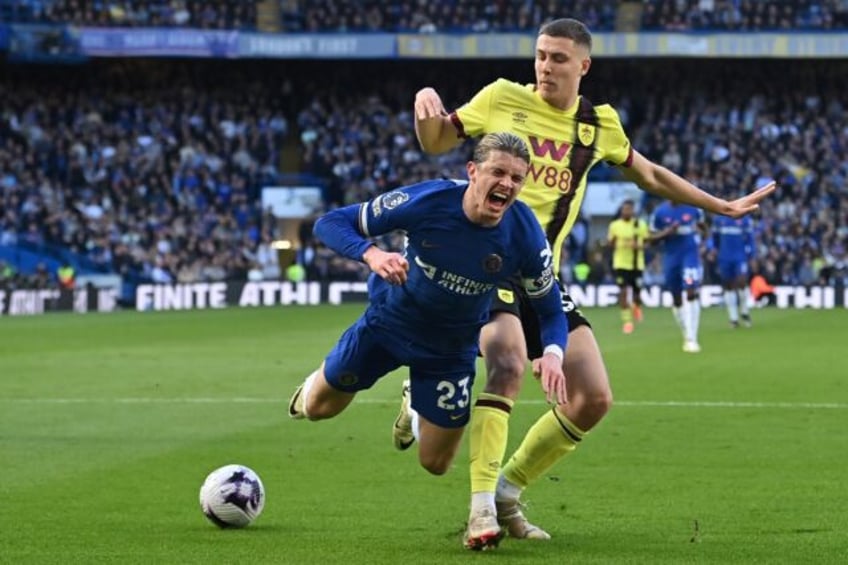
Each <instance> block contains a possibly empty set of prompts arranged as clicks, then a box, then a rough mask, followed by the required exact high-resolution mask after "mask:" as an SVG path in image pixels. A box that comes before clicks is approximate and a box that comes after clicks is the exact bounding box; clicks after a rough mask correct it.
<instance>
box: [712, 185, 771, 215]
mask: <svg viewBox="0 0 848 565" xmlns="http://www.w3.org/2000/svg"><path fill="white" fill-rule="evenodd" d="M775 190H777V183H776V182H775V181H771V182H770V183H768V184H766V185H764V186H761V187H760V188H758V189H757V190H755V191H754V192H752V193H751V194H748V195H747V196H743V197H742V198H737V199H736V200H731V201H730V202H728V203H727V206H726V207H725V211H724V212H722V214H724V215H725V216H730V217H731V218H741V217H742V216H744V215H746V214H750V213H751V212H756V211H757V210H758V209H759V208H760V201H761V200H762V199H763V198H765V197H766V196H768V195H769V194H771V193H772V192H774V191H775Z"/></svg>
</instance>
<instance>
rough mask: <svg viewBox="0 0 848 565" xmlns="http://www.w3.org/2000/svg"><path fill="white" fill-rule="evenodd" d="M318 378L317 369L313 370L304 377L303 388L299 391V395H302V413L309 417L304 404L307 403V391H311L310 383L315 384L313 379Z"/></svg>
mask: <svg viewBox="0 0 848 565" xmlns="http://www.w3.org/2000/svg"><path fill="white" fill-rule="evenodd" d="M317 378H318V371H315V372H313V373H312V374H311V375H309V376H308V377H306V380H305V381H303V390H302V391H301V393H300V394H301V395H302V396H303V415H304V416H306V417H307V418H309V413H308V412H307V411H306V406H307V405H308V402H307V401H308V400H309V393H310V392H311V391H312V385H314V384H315V379H317Z"/></svg>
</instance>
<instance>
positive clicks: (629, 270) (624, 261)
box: [607, 200, 650, 334]
mask: <svg viewBox="0 0 848 565" xmlns="http://www.w3.org/2000/svg"><path fill="white" fill-rule="evenodd" d="M635 207H636V205H635V203H634V202H633V201H632V200H625V201H624V202H622V203H621V209H620V210H619V212H618V218H616V219H615V220H613V221H612V222H610V225H609V231H608V232H607V240H608V243H609V245H610V247H612V272H613V275H614V276H615V284H617V285H618V292H619V294H618V305H619V306H620V307H621V324H622V326H621V329H622V331H623V332H624V333H626V334H630V333H633V320H634V319H635V320H636V321H637V322H641V321H642V297H641V291H642V272H643V271H644V270H645V243H646V242H647V241H648V236H649V235H650V234H649V230H648V224H647V223H646V222H644V221H642V220H640V219H639V218H638V217H637V216H636V215H635ZM631 291H632V294H633V298H632V307H631V299H630V296H629V295H630V292H631Z"/></svg>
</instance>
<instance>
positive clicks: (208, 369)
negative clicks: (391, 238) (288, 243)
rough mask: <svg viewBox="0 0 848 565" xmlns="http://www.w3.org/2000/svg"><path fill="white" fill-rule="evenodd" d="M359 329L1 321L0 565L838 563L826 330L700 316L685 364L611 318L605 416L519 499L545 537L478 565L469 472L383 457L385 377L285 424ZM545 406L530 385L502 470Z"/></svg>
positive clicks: (658, 341) (229, 322)
mask: <svg viewBox="0 0 848 565" xmlns="http://www.w3.org/2000/svg"><path fill="white" fill-rule="evenodd" d="M360 311H361V307H360V306H355V305H354V306H343V307H312V308H299V307H289V308H283V309H255V310H254V309H244V310H225V311H195V312H175V313H154V314H139V313H119V314H112V315H87V316H77V315H51V316H43V317H35V318H20V319H3V320H0V462H2V469H3V477H4V478H3V480H2V481H0V497H1V498H2V505H0V548H2V549H0V562H2V563H109V562H114V563H153V562H156V563H210V562H212V563H336V562H344V563H347V564H351V563H386V564H396V563H415V564H417V563H460V562H462V563H465V562H468V561H469V560H476V559H486V560H492V561H493V562H499V563H552V562H554V561H565V562H572V563H646V564H648V563H650V564H655V563H729V562H738V563H801V562H809V563H813V562H814V563H843V562H844V559H845V555H846V554H848V534H846V530H848V512H846V511H845V508H844V505H845V500H846V499H848V486H846V484H845V480H844V478H845V476H846V469H848V450H846V445H847V444H846V440H845V423H846V421H848V386H847V385H846V375H848V364H846V361H845V358H844V355H842V354H841V353H840V350H841V349H842V346H843V343H844V336H845V331H844V324H845V319H846V318H845V312H844V311H811V310H807V311H788V310H785V311H778V310H767V311H755V312H754V318H755V323H756V326H755V327H754V328H753V329H751V330H744V329H740V330H735V331H733V330H730V329H728V327H727V322H726V318H725V314H724V312H723V310H720V309H718V308H713V309H710V310H707V311H705V312H704V316H703V320H702V332H701V333H702V340H701V343H702V345H703V347H704V352H703V353H701V354H700V355H691V354H685V353H682V352H681V350H680V346H681V340H680V337H679V332H678V331H677V329H676V327H675V326H674V323H673V321H672V317H671V314H670V313H669V312H668V311H659V310H647V311H646V321H645V322H644V323H643V324H641V325H639V326H638V328H637V331H636V333H635V334H633V335H631V336H624V335H622V334H621V333H620V329H619V322H618V312H617V310H616V309H608V310H596V311H591V312H589V313H588V314H589V316H590V318H591V319H592V320H593V323H594V325H595V329H596V334H597V336H598V339H599V341H600V343H601V346H602V349H603V350H604V352H605V357H606V361H607V365H608V368H609V372H610V375H611V378H612V380H613V385H614V390H615V393H616V399H617V400H618V401H619V405H618V406H616V407H615V408H614V409H613V411H612V412H611V413H610V415H609V416H608V418H607V419H606V420H605V421H604V422H603V423H602V425H601V426H600V427H599V428H598V429H597V430H595V431H593V432H592V433H591V434H590V436H589V437H588V438H587V440H586V441H585V442H584V445H583V446H582V447H581V448H580V450H578V452H577V453H576V454H575V455H574V456H572V457H570V458H569V459H568V460H567V461H566V462H564V463H561V464H559V465H558V466H557V467H555V468H554V470H553V471H552V472H551V474H550V475H548V476H547V477H545V478H543V479H542V480H541V481H540V482H539V483H538V484H536V485H534V486H533V487H531V489H530V490H528V492H527V494H526V498H527V500H528V501H529V503H530V507H529V511H528V514H529V516H530V517H531V518H532V519H533V520H534V521H537V522H538V523H539V524H541V525H543V526H544V527H545V528H546V529H548V530H549V531H550V532H551V533H552V534H553V536H554V539H553V540H552V541H550V542H548V543H531V542H520V541H516V540H509V539H507V540H505V541H504V542H503V543H502V544H501V547H500V548H498V550H496V551H495V552H491V553H489V554H485V555H477V554H471V553H470V552H468V551H466V550H464V549H462V548H461V545H460V535H461V531H462V528H463V526H464V522H465V518H466V515H467V496H468V494H467V485H468V477H467V470H466V462H467V453H466V451H464V450H463V452H461V454H460V456H459V457H458V459H457V462H456V464H455V466H454V468H453V469H452V470H451V472H450V473H449V474H448V475H446V476H444V477H431V476H429V475H427V474H426V473H425V472H424V471H423V470H422V469H421V468H420V467H419V466H418V463H417V459H416V457H415V453H414V450H412V452H411V453H399V452H396V451H394V450H393V449H392V447H391V443H390V435H389V434H390V429H391V423H392V421H393V419H394V417H395V413H396V409H397V399H398V396H399V394H398V393H399V387H400V375H399V374H398V375H392V376H390V377H387V378H386V379H384V381H383V382H382V383H380V384H379V385H378V386H377V387H375V388H374V389H373V390H371V391H367V392H365V393H363V394H362V395H361V396H360V398H359V399H358V400H359V401H362V402H355V403H354V404H353V405H352V406H351V407H350V408H349V410H348V411H347V412H345V413H344V414H342V415H341V416H340V417H339V418H337V419H336V420H332V421H328V422H321V423H309V422H294V421H291V420H289V419H288V417H287V416H286V413H285V401H287V399H288V397H289V395H290V393H291V392H292V390H293V389H294V387H295V386H296V384H298V383H299V382H300V381H301V380H302V379H303V377H304V376H305V375H306V374H308V373H309V372H310V371H312V370H313V369H314V367H315V366H316V364H317V363H318V362H319V361H320V359H321V358H322V357H323V355H324V354H325V353H326V352H327V351H328V350H329V348H330V347H331V346H332V344H333V343H334V342H335V340H336V338H337V337H338V335H339V334H340V332H341V331H342V330H343V329H344V328H345V327H346V326H347V324H349V323H350V322H351V321H353V319H354V318H355V317H356V316H357V315H358V313H359V312H360ZM476 390H479V386H478V388H477V389H476ZM541 398H542V396H541V394H540V392H539V389H538V386H537V385H536V384H535V383H534V382H532V381H528V382H527V384H526V386H525V391H524V394H523V396H522V400H523V402H521V401H520V402H519V403H518V404H517V406H516V408H515V410H514V412H513V417H512V420H511V433H510V450H509V451H510V452H511V451H512V449H514V447H516V446H517V444H518V442H519V441H520V439H521V437H522V435H523V432H524V431H525V430H526V429H527V427H528V426H529V425H531V423H532V422H533V421H534V420H535V418H536V417H537V416H538V415H539V414H540V413H541V412H542V411H543V410H544V409H545V407H544V405H543V404H541ZM51 399H52V400H51ZM670 401H679V402H680V403H681V404H680V405H669V404H666V403H668V402H670ZM652 402H658V403H661V404H660V405H651V404H650V403H652ZM704 402H715V403H717V404H706V405H702V404H699V403H704ZM725 403H726V404H725ZM738 403H743V404H738ZM744 403H756V404H753V405H745V404H744ZM804 403H810V404H812V405H810V406H804ZM227 463H241V464H245V465H248V466H250V467H252V468H253V469H255V470H256V471H257V472H258V473H259V474H260V476H261V477H262V479H263V481H264V483H265V486H266V489H267V503H266V506H265V511H264V514H263V515H262V516H260V518H259V519H258V520H257V522H256V523H255V524H253V525H252V526H250V527H249V528H247V529H245V530H239V531H221V530H218V529H217V528H215V527H214V526H213V525H212V524H211V523H209V522H207V521H206V518H204V517H203V515H202V514H201V512H200V510H199V507H198V502H197V493H198V489H199V487H200V484H201V482H202V481H203V479H204V477H205V476H206V474H207V473H208V472H209V471H211V470H212V469H214V468H216V467H218V466H221V465H224V464H227Z"/></svg>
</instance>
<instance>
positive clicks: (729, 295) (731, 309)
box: [724, 290, 739, 322]
mask: <svg viewBox="0 0 848 565" xmlns="http://www.w3.org/2000/svg"><path fill="white" fill-rule="evenodd" d="M737 298H738V296H737V295H736V291H735V290H725V291H724V305H725V306H727V315H728V316H729V317H730V321H731V322H738V321H739V307H738V305H737V304H736V300H737Z"/></svg>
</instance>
